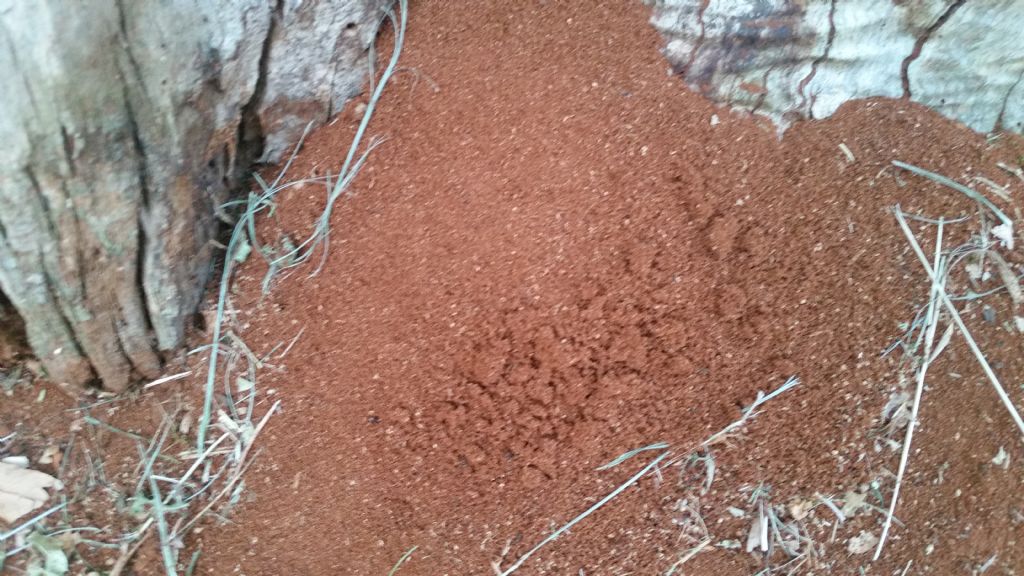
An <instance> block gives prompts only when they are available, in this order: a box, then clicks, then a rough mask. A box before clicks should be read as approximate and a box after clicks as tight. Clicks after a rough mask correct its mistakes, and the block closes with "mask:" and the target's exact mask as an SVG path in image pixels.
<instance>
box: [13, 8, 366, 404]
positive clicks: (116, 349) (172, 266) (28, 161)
mask: <svg viewBox="0 0 1024 576" xmlns="http://www.w3.org/2000/svg"><path fill="white" fill-rule="evenodd" d="M384 4H385V2H384V0H334V1H330V0H319V1H317V0H306V1H297V0H91V1H89V2H71V3H69V2H65V1H63V0H45V1H44V0H40V1H35V2H26V1H24V0H0V73H2V74H3V78H4V82H0V102H3V106H4V110H3V113H2V114H0V138H2V140H3V143H4V144H3V146H0V206H2V208H0V289H2V290H3V292H4V294H6V295H7V297H8V299H9V300H10V301H11V303H12V304H13V306H14V307H15V309H16V310H17V311H18V313H19V314H20V316H21V317H22V319H23V320H24V322H25V328H26V333H27V337H28V340H29V343H30V345H31V346H32V349H33V350H34V352H35V353H36V355H37V356H38V357H39V359H40V360H41V361H42V363H43V365H44V366H45V368H46V370H47V372H48V375H49V376H50V377H51V378H52V379H54V380H55V381H57V382H61V383H67V384H72V385H83V384H87V383H90V382H97V381H98V382H101V383H102V385H103V386H105V387H107V388H108V389H111V390H122V389H124V388H125V387H126V386H127V385H129V384H130V383H131V382H132V381H134V380H136V379H138V378H141V377H147V378H148V377H153V376H155V375H157V374H158V373H159V372H160V370H161V363H162V353H163V352H167V351H171V350H175V349H177V348H178V347H180V346H181V344H182V340H183V336H184V331H185V327H186V323H187V320H188V318H189V317H190V316H191V315H192V314H193V313H194V312H195V311H196V310H197V308H198V305H199V303H200V298H201V295H202V290H203V288H204V286H205V284H206V282H207V280H208V279H209V277H210V274H211V266H212V260H213V249H212V245H211V240H212V239H213V236H214V234H215V233H216V230H217V223H216V220H215V217H214V213H215V208H216V207H217V205H218V204H219V203H221V202H222V201H223V200H224V199H225V196H226V193H227V191H228V190H230V189H231V188H232V187H233V186H234V185H235V184H236V181H237V178H238V176H239V174H240V173H242V172H244V171H245V170H247V169H248V168H249V165H250V164H251V163H252V162H253V161H257V160H260V161H270V162H273V161H275V160H277V159H279V158H280V156H281V154H282V153H283V152H284V151H285V150H286V149H287V148H288V147H289V146H290V145H291V144H293V143H294V142H295V140H296V139H297V137H298V135H299V134H300V133H301V132H302V130H303V129H304V128H305V126H306V124H307V123H309V122H313V123H314V124H317V123H322V122H324V121H325V120H326V119H327V118H328V116H329V115H330V114H331V112H332V111H333V110H336V109H338V108H339V107H340V106H341V104H342V103H343V102H344V101H345V100H347V99H348V98H351V97H352V96H354V95H355V94H357V93H358V92H359V90H360V88H361V85H362V82H363V79H364V77H365V74H366V70H367V67H366V53H367V49H368V47H369V46H370V43H371V42H372V41H373V37H374V35H375V31H376V27H377V24H378V22H379V21H380V18H381V16H382V7H383V6H384Z"/></svg>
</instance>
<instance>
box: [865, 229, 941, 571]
mask: <svg viewBox="0 0 1024 576" xmlns="http://www.w3.org/2000/svg"><path fill="white" fill-rule="evenodd" d="M942 226H943V223H942V219H941V218H940V219H939V230H938V233H937V237H936V239H935V270H936V272H937V275H935V276H932V285H931V290H929V292H931V297H930V298H929V300H928V312H927V314H926V315H925V318H926V320H925V321H926V323H927V324H928V328H927V330H926V335H925V339H924V357H923V359H922V361H921V365H920V366H919V367H918V369H917V387H916V388H915V389H914V402H913V404H912V405H911V408H910V422H909V423H908V424H907V434H906V438H905V439H904V440H903V453H902V454H901V455H900V465H899V470H898V472H897V473H896V484H895V486H894V487H893V490H892V499H891V500H890V502H889V512H888V513H887V514H886V515H885V524H884V525H883V526H882V536H881V537H880V538H879V539H878V546H877V547H876V548H875V556H874V558H873V559H872V560H873V561H874V560H878V558H879V557H880V556H881V555H882V549H883V548H884V547H885V541H886V539H887V538H888V537H889V529H890V528H891V527H892V518H893V515H894V514H895V513H896V503H897V501H898V500H899V497H900V487H901V486H902V485H903V474H904V473H906V471H907V462H908V461H909V460H910V444H911V442H912V441H913V439H914V428H916V427H917V417H918V413H919V411H920V409H921V396H922V395H923V394H924V380H925V376H926V375H927V374H928V366H929V365H930V364H931V353H932V343H933V342H934V341H935V330H936V328H937V327H938V325H939V307H938V306H936V301H937V300H938V298H939V293H940V292H944V287H943V284H942V282H944V278H945V275H944V274H942V269H943V262H944V261H943V258H942Z"/></svg>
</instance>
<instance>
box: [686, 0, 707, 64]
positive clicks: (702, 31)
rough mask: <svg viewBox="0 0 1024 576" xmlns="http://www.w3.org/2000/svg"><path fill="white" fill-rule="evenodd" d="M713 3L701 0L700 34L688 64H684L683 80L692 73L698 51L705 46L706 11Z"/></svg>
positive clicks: (698, 15) (699, 13)
mask: <svg viewBox="0 0 1024 576" xmlns="http://www.w3.org/2000/svg"><path fill="white" fill-rule="evenodd" d="M710 4H711V0H701V3H700V10H698V12H697V22H698V23H699V24H700V36H698V37H697V41H696V42H695V43H694V45H693V50H692V51H691V52H690V58H689V60H687V61H686V65H684V66H683V69H682V71H681V72H680V75H681V76H682V77H683V80H686V79H687V77H688V76H689V74H690V68H692V67H693V63H694V62H696V61H697V53H698V52H700V49H701V47H702V46H704V38H705V35H706V34H707V31H706V28H705V25H704V12H706V11H707V9H708V5H710Z"/></svg>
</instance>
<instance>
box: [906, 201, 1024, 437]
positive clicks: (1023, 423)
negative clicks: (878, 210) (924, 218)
mask: <svg viewBox="0 0 1024 576" xmlns="http://www.w3.org/2000/svg"><path fill="white" fill-rule="evenodd" d="M895 214H896V220H897V221H898V222H899V224H900V228H902V229H903V234H904V235H905V236H906V237H907V240H908V241H909V242H910V246H911V247H912V248H913V249H914V252H915V253H916V254H917V258H918V260H920V261H921V265H922V266H924V269H925V272H927V273H928V277H929V278H931V279H932V281H933V282H934V280H935V278H936V275H935V271H934V270H932V267H931V265H930V264H929V263H928V259H927V258H926V257H925V255H924V252H923V251H922V250H921V246H920V245H919V244H918V243H917V239H916V238H914V233H913V232H911V230H910V226H908V225H907V221H906V219H905V218H904V217H903V212H902V211H901V210H900V209H899V207H897V208H896V211H895ZM939 298H941V299H942V303H943V305H945V307H946V310H947V311H948V312H949V315H950V316H951V317H952V318H953V322H954V323H955V324H956V327H957V329H958V330H960V333H961V334H963V336H964V340H966V341H967V346H968V347H969V348H970V349H971V352H972V353H974V357H975V358H976V359H977V360H978V363H979V364H981V369H982V370H983V371H984V372H985V376H987V377H988V379H989V382H991V383H992V387H993V388H994V389H995V391H996V394H997V395H998V396H999V399H1000V400H1001V401H1002V402H1003V406H1005V407H1006V410H1007V411H1008V412H1009V413H1010V417H1011V418H1012V419H1013V422H1014V423H1015V424H1016V425H1017V429H1018V430H1020V432H1021V435H1022V439H1024V419H1022V418H1021V416H1020V413H1019V412H1018V411H1017V408H1016V407H1015V406H1014V405H1013V402H1012V401H1011V400H1010V397H1009V395H1007V394H1006V389H1005V388H1003V385H1002V384H1001V383H1000V382H999V378H998V377H997V376H996V374H995V372H993V371H992V367H991V366H989V363H988V361H987V360H986V359H985V355H984V354H983V353H982V352H981V348H979V347H978V343H977V342H975V341H974V337H973V336H971V333H970V331H968V330H967V326H966V325H965V324H964V321H963V319H962V318H960V313H959V312H958V311H957V309H956V306H954V305H953V301H952V300H950V299H949V295H948V294H946V291H945V290H942V291H941V292H939Z"/></svg>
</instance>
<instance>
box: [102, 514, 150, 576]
mask: <svg viewBox="0 0 1024 576" xmlns="http://www.w3.org/2000/svg"><path fill="white" fill-rule="evenodd" d="M152 527H153V518H152V517H150V518H149V519H148V520H147V521H146V525H145V527H144V528H143V529H142V536H141V537H140V538H139V540H138V541H137V542H135V544H134V545H133V546H132V547H131V548H125V549H124V552H122V553H121V555H120V556H118V557H117V562H114V566H113V567H112V568H111V569H110V573H109V575H108V576H121V573H122V572H124V569H125V568H127V567H128V562H130V561H131V559H132V558H133V557H134V556H135V554H136V553H137V552H138V551H139V548H142V545H143V544H145V543H146V540H148V539H149V535H150V534H151V533H152V532H150V531H149V529H150V528H152Z"/></svg>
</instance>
